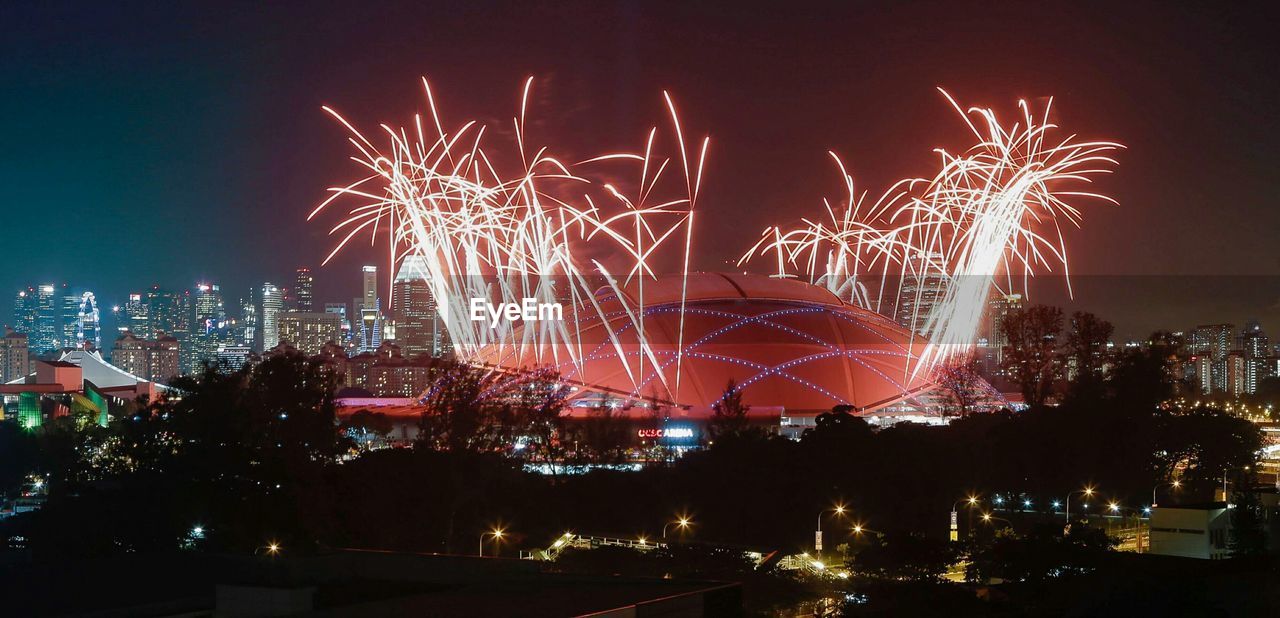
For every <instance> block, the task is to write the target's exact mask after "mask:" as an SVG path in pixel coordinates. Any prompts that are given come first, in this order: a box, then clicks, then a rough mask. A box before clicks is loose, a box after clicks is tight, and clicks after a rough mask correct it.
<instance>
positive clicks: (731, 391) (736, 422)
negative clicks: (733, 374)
mask: <svg viewBox="0 0 1280 618" xmlns="http://www.w3.org/2000/svg"><path fill="white" fill-rule="evenodd" d="M750 410H751V406H749V405H747V404H745V403H743V402H742V389H739V388H738V383H737V382H735V381H734V380H733V379H732V378H730V379H729V383H728V384H726V385H725V387H724V392H723V393H721V394H720V398H719V399H717V400H716V401H715V403H713V404H711V422H710V423H709V424H708V426H707V431H708V433H709V434H710V436H711V440H712V441H713V442H714V441H716V440H723V439H725V438H735V437H741V436H742V435H744V434H745V433H746V431H747V427H748V424H747V412H748V411H750Z"/></svg>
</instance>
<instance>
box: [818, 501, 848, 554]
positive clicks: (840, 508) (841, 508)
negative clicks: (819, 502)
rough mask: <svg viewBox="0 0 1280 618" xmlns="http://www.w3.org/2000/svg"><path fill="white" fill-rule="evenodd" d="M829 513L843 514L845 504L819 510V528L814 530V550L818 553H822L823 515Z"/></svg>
mask: <svg viewBox="0 0 1280 618" xmlns="http://www.w3.org/2000/svg"><path fill="white" fill-rule="evenodd" d="M827 513H835V514H836V515H840V516H843V515H844V505H843V504H837V505H835V507H833V508H829V509H822V510H821V511H818V529H817V530H816V531H815V532H814V535H813V550H814V551H815V552H818V553H822V516H823V515H825V514H827Z"/></svg>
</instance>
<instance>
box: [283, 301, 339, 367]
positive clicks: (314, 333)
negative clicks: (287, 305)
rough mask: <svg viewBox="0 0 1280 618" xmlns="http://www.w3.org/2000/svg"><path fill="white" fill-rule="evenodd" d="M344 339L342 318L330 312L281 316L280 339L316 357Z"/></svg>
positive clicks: (293, 313) (310, 312) (301, 312)
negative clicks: (328, 346) (331, 344)
mask: <svg viewBox="0 0 1280 618" xmlns="http://www.w3.org/2000/svg"><path fill="white" fill-rule="evenodd" d="M341 338H342V317H341V316H339V315H337V314H333V313H328V312H314V311H291V312H288V313H283V314H281V315H280V339H281V340H283V341H288V342H289V343H290V344H292V345H293V347H295V348H297V349H298V350H299V351H300V352H302V353H304V354H307V355H310V356H314V355H316V354H319V353H320V350H322V349H323V348H324V347H325V345H327V344H329V343H337V342H338V341H339V340H340V339H341Z"/></svg>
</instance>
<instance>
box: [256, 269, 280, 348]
mask: <svg viewBox="0 0 1280 618" xmlns="http://www.w3.org/2000/svg"><path fill="white" fill-rule="evenodd" d="M283 308H284V298H283V296H282V295H281V293H280V288H278V287H276V286H274V285H272V284H271V283H269V282H268V283H265V284H263V285H262V315H261V318H262V349H263V350H264V351H265V350H270V349H271V348H274V347H276V345H277V344H279V343H280V312H281V311H282V310H283Z"/></svg>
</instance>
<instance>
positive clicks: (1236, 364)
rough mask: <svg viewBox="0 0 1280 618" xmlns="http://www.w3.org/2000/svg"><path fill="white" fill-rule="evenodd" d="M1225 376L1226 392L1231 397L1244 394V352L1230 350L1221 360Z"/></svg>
mask: <svg viewBox="0 0 1280 618" xmlns="http://www.w3.org/2000/svg"><path fill="white" fill-rule="evenodd" d="M1223 366H1224V367H1225V372H1224V374H1225V376H1226V388H1224V389H1223V390H1225V391H1227V394H1228V395H1230V396H1232V397H1239V396H1241V395H1244V394H1245V392H1246V391H1245V378H1246V375H1245V366H1246V365H1245V359H1244V354H1242V353H1240V352H1231V353H1229V354H1227V358H1226V359H1225V360H1224V361H1223Z"/></svg>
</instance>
